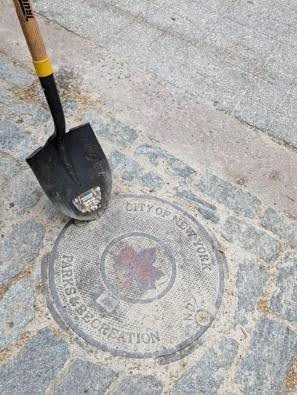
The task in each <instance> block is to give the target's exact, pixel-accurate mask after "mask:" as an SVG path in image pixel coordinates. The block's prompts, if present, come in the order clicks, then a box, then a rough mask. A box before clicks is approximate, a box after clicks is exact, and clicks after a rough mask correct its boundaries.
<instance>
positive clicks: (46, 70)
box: [33, 58, 53, 77]
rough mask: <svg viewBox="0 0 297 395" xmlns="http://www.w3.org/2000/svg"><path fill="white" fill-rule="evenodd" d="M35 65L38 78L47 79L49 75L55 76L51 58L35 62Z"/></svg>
mask: <svg viewBox="0 0 297 395" xmlns="http://www.w3.org/2000/svg"><path fill="white" fill-rule="evenodd" d="M33 64H34V67H35V71H36V74H37V75H38V77H47V76H48V75H51V74H53V69H52V65H51V61H50V60H49V58H45V59H42V60H33Z"/></svg>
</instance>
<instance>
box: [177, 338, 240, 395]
mask: <svg viewBox="0 0 297 395" xmlns="http://www.w3.org/2000/svg"><path fill="white" fill-rule="evenodd" d="M237 350H238V344H237V342H236V341H235V340H233V339H229V338H226V337H223V338H222V339H221V341H220V343H219V344H218V346H217V347H213V348H211V349H210V350H208V351H207V352H206V353H205V354H204V355H203V356H202V357H201V359H200V360H199V361H198V363H197V364H196V365H195V366H194V367H192V368H191V369H189V370H188V371H187V372H186V373H185V374H184V375H183V376H182V377H181V378H180V379H179V380H178V382H177V383H176V384H175V385H174V386H173V391H172V393H173V394H174V395H196V394H198V393H199V394H207V395H208V394H215V393H217V390H218V388H219V386H220V385H221V384H222V382H223V381H224V379H225V377H226V374H227V371H228V369H229V367H230V366H231V364H232V362H233V360H234V358H235V356H236V354H237Z"/></svg>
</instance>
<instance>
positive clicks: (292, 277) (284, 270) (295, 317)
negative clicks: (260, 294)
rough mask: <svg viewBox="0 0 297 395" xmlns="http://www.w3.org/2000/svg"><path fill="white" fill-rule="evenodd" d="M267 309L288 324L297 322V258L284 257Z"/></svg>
mask: <svg viewBox="0 0 297 395" xmlns="http://www.w3.org/2000/svg"><path fill="white" fill-rule="evenodd" d="M268 306H269V308H270V309H271V310H272V311H274V312H275V313H277V314H280V315H281V317H282V318H284V319H285V320H288V321H290V322H295V321H297V308H296V306H297V257H296V256H292V255H286V256H285V257H284V259H283V262H282V265H281V267H280V268H279V271H278V275H277V279H276V289H275V291H274V292H273V294H272V297H271V299H270V301H269V303H268Z"/></svg>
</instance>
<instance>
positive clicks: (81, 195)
mask: <svg viewBox="0 0 297 395" xmlns="http://www.w3.org/2000/svg"><path fill="white" fill-rule="evenodd" d="M27 163H28V164H29V166H30V167H31V169H32V170H33V172H34V174H35V176H36V178H37V179H38V181H39V183H40V185H41V187H42V188H43V190H44V192H45V193H46V195H47V196H48V197H49V199H50V200H51V201H52V202H53V203H54V204H55V205H56V206H57V207H58V208H59V209H60V211H62V212H63V213H64V214H66V215H68V216H70V217H72V218H75V219H79V220H91V219H95V218H96V217H97V216H98V214H100V211H102V210H104V209H105V208H106V207H107V204H108V201H109V199H110V194H111V186H112V177H111V170H110V167H109V164H108V161H107V159H106V156H105V154H104V152H103V150H102V148H101V146H100V144H99V142H98V140H97V138H96V136H95V133H94V131H93V129H92V128H91V125H90V124H89V123H86V124H84V125H81V126H78V127H76V128H73V129H70V131H69V132H68V133H66V134H65V137H64V138H63V140H62V142H59V143H58V142H57V140H56V138H55V137H52V138H49V140H48V141H47V142H46V144H45V146H44V147H41V148H39V149H38V150H36V151H35V152H33V154H31V155H30V156H29V157H28V158H27Z"/></svg>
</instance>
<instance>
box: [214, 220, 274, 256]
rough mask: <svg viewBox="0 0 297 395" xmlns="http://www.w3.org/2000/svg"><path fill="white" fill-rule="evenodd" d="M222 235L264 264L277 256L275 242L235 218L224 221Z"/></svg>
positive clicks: (258, 230) (260, 231)
mask: <svg viewBox="0 0 297 395" xmlns="http://www.w3.org/2000/svg"><path fill="white" fill-rule="evenodd" d="M222 234H223V237H224V238H225V239H226V240H228V241H229V242H232V243H235V244H237V245H239V246H240V247H241V248H243V249H245V250H247V251H249V252H250V253H252V254H255V255H257V256H258V257H259V258H262V259H264V261H266V262H271V261H273V260H275V259H276V258H277V257H278V255H279V243H278V242H277V240H275V239H274V238H272V237H271V236H269V235H268V234H267V233H265V232H263V231H262V230H260V229H257V228H255V227H254V226H251V225H247V224H245V223H243V222H241V221H239V220H238V219H236V218H235V217H229V218H228V219H227V220H226V222H225V223H224V226H223V230H222Z"/></svg>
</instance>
